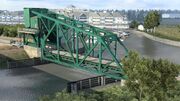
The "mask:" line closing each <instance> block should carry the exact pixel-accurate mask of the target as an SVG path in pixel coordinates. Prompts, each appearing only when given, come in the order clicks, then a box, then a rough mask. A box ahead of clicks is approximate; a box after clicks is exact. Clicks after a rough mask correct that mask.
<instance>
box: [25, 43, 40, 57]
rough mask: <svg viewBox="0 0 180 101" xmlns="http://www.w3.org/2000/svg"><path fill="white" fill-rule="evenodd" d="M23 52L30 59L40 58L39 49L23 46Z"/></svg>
mask: <svg viewBox="0 0 180 101" xmlns="http://www.w3.org/2000/svg"><path fill="white" fill-rule="evenodd" d="M24 50H25V52H26V53H27V55H28V56H29V57H30V58H37V57H41V49H40V48H36V47H32V46H27V45H24Z"/></svg>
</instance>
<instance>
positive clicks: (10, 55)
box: [0, 44, 29, 69]
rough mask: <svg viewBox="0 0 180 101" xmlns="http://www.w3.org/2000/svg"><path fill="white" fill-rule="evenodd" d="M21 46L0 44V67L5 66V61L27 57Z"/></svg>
mask: <svg viewBox="0 0 180 101" xmlns="http://www.w3.org/2000/svg"><path fill="white" fill-rule="evenodd" d="M28 58H29V57H28V55H27V54H26V52H25V51H24V49H23V48H17V47H13V46H10V45H6V44H0V69H2V68H6V67H7V61H13V60H21V59H28Z"/></svg>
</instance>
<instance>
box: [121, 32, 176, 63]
mask: <svg viewBox="0 0 180 101" xmlns="http://www.w3.org/2000/svg"><path fill="white" fill-rule="evenodd" d="M124 44H125V45H126V46H127V47H128V49H129V50H135V51H137V52H138V53H140V54H141V55H143V56H145V57H150V58H155V59H159V58H163V59H167V60H169V61H171V62H173V63H177V64H180V47H176V46H171V45H167V44H163V43H160V42H156V41H153V40H150V39H148V38H146V37H144V36H142V35H139V34H131V35H130V37H128V38H127V39H126V40H125V41H124Z"/></svg>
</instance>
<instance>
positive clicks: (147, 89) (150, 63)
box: [124, 52, 180, 101]
mask: <svg viewBox="0 0 180 101" xmlns="http://www.w3.org/2000/svg"><path fill="white" fill-rule="evenodd" d="M124 65H125V67H126V68H125V70H126V73H127V75H128V77H129V78H128V80H127V81H126V86H127V87H128V88H129V89H130V91H132V92H134V93H135V94H136V97H137V98H138V99H139V101H142V99H143V100H146V101H169V100H168V99H169V98H171V97H174V96H169V91H170V90H171V91H176V88H175V87H176V86H177V85H178V84H177V80H176V78H175V77H177V76H178V74H179V71H178V68H180V66H179V65H176V64H173V63H171V62H169V61H167V60H162V59H159V60H150V59H147V58H141V57H140V56H138V54H137V53H134V52H130V55H129V59H127V60H125V62H124Z"/></svg>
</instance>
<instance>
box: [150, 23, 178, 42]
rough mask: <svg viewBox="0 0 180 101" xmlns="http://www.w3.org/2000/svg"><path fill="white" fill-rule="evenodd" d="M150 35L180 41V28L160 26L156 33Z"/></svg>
mask: <svg viewBox="0 0 180 101" xmlns="http://www.w3.org/2000/svg"><path fill="white" fill-rule="evenodd" d="M149 34H151V35H154V36H157V37H160V38H165V39H169V40H174V41H180V28H178V27H177V26H159V27H157V28H156V32H155V33H149Z"/></svg>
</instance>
